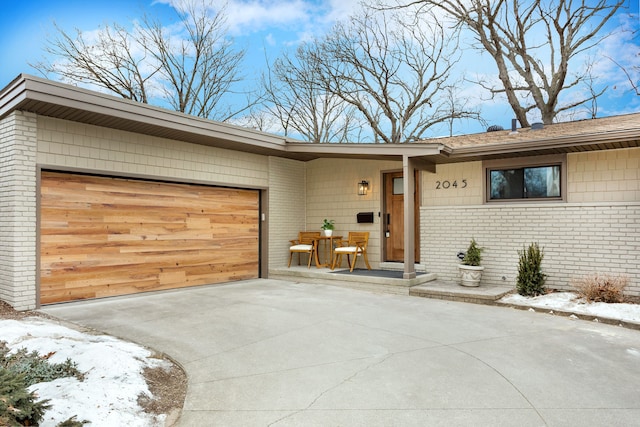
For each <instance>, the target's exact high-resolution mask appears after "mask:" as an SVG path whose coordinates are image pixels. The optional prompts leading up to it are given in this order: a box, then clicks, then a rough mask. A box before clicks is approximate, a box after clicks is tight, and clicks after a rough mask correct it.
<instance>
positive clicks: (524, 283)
mask: <svg viewBox="0 0 640 427" xmlns="http://www.w3.org/2000/svg"><path fill="white" fill-rule="evenodd" d="M518 254H519V255H520V262H519V264H518V280H517V283H516V289H517V291H518V293H519V294H520V295H523V296H526V297H535V296H537V295H542V294H544V293H545V289H544V283H545V281H546V280H547V276H546V275H545V274H543V273H542V259H543V258H544V253H543V251H542V249H540V247H539V246H538V244H537V243H532V244H530V245H529V247H528V248H527V249H524V248H523V249H522V251H518Z"/></svg>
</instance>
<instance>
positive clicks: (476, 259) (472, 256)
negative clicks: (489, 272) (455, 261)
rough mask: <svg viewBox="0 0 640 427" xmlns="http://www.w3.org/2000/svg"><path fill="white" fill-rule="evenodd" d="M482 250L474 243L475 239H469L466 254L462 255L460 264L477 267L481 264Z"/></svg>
mask: <svg viewBox="0 0 640 427" xmlns="http://www.w3.org/2000/svg"><path fill="white" fill-rule="evenodd" d="M483 250H484V248H481V247H480V246H478V244H477V243H476V239H471V242H470V243H469V247H468V248H467V252H466V253H465V254H464V258H463V259H462V264H463V265H471V266H475V267H479V266H480V263H481V262H482V251H483Z"/></svg>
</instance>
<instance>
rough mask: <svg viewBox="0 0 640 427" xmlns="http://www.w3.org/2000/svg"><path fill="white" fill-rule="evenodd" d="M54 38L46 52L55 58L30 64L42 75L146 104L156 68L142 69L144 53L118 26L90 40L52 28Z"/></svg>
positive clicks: (127, 33)
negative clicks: (104, 90)
mask: <svg viewBox="0 0 640 427" xmlns="http://www.w3.org/2000/svg"><path fill="white" fill-rule="evenodd" d="M54 26H55V28H56V32H57V35H56V36H55V37H54V38H53V39H50V40H48V42H47V43H48V44H47V46H46V47H45V52H46V53H48V54H49V55H51V56H52V57H53V58H54V59H53V61H52V62H50V61H45V60H43V61H41V62H38V63H36V64H31V65H32V66H33V67H34V68H35V69H37V70H38V71H40V72H41V73H42V74H43V75H45V76H48V75H49V74H55V75H58V76H60V78H61V80H62V81H64V82H67V83H71V84H76V83H77V82H82V83H88V84H90V85H94V86H97V87H101V88H104V89H107V90H109V91H111V92H113V93H114V94H116V95H119V96H121V97H123V98H126V99H131V100H134V101H138V102H143V103H148V102H149V96H148V94H147V88H148V86H149V81H150V79H152V78H153V76H154V75H155V74H156V73H157V71H158V67H157V66H152V67H145V64H146V63H147V62H148V61H147V55H146V52H144V51H143V50H140V45H139V42H138V40H136V38H135V37H134V36H133V35H132V34H131V33H129V32H128V31H127V30H125V29H124V28H123V27H121V26H120V25H117V24H114V25H113V26H112V27H106V28H104V29H103V30H101V31H100V32H99V33H98V35H97V39H96V40H94V41H89V40H87V39H86V38H85V36H84V34H83V33H82V31H80V30H76V34H75V37H72V36H71V35H70V34H68V33H66V32H65V31H64V30H62V29H61V28H60V27H58V26H57V25H55V24H54Z"/></svg>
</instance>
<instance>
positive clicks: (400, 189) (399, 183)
mask: <svg viewBox="0 0 640 427" xmlns="http://www.w3.org/2000/svg"><path fill="white" fill-rule="evenodd" d="M393 194H404V180H403V179H402V178H393Z"/></svg>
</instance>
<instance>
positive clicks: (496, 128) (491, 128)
mask: <svg viewBox="0 0 640 427" xmlns="http://www.w3.org/2000/svg"><path fill="white" fill-rule="evenodd" d="M500 130H504V128H503V127H502V126H500V125H492V126H489V127H488V128H487V132H498V131H500Z"/></svg>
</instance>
